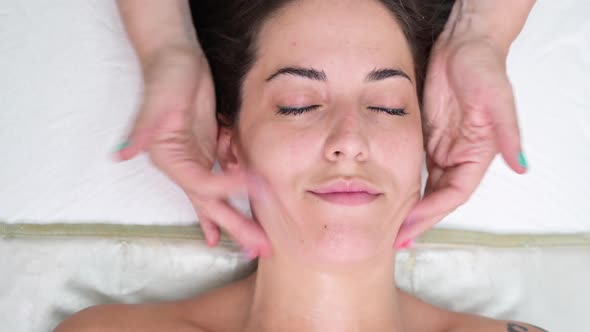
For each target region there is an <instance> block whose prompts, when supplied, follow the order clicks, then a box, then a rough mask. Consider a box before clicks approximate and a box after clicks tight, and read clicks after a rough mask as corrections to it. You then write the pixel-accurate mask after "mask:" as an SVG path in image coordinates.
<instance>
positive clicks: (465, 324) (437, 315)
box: [398, 288, 549, 332]
mask: <svg viewBox="0 0 590 332" xmlns="http://www.w3.org/2000/svg"><path fill="white" fill-rule="evenodd" d="M398 294H399V298H400V304H401V307H400V308H401V316H402V317H404V318H405V321H404V326H405V329H406V330H407V331H409V332H423V331H437V332H549V331H547V330H545V329H542V328H540V327H538V326H535V325H532V324H527V323H523V322H518V321H505V320H497V319H492V318H488V317H484V316H478V315H473V314H467V313H460V312H455V311H450V310H447V309H444V308H440V307H437V306H434V305H432V304H430V303H427V302H425V301H422V300H421V299H419V298H418V297H416V296H414V295H413V294H410V293H407V292H405V291H403V290H402V289H399V288H398Z"/></svg>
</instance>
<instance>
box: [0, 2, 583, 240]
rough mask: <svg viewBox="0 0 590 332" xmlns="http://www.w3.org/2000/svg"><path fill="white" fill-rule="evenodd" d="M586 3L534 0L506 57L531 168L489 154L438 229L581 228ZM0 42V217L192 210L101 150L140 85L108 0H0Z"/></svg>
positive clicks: (174, 215) (113, 140) (167, 185)
mask: <svg viewBox="0 0 590 332" xmlns="http://www.w3.org/2000/svg"><path fill="white" fill-rule="evenodd" d="M589 12H590V2H588V1H575V0H567V1H549V0H541V1H538V3H537V4H536V5H535V7H534V9H533V11H532V13H531V15H530V18H529V20H528V21H527V24H526V26H525V29H524V31H523V32H522V33H521V35H520V36H519V38H518V39H517V41H516V42H515V43H514V45H513V47H512V49H511V52H510V56H509V59H508V60H509V61H508V71H509V74H510V78H511V80H512V82H513V85H514V90H515V93H516V99H517V105H518V116H519V119H520V124H521V128H522V137H523V139H522V141H523V144H524V150H525V152H526V155H527V157H528V159H529V163H530V172H529V173H528V174H526V175H524V176H520V175H517V174H515V173H513V172H511V171H510V170H509V169H508V168H507V166H506V165H505V164H504V162H503V160H501V159H500V158H499V157H498V158H496V160H495V161H494V162H493V164H492V166H491V168H490V170H489V172H488V173H487V175H486V176H485V178H484V179H483V181H482V183H481V185H480V187H479V188H478V189H477V191H476V193H475V194H474V195H473V196H472V198H471V200H470V201H469V202H468V204H466V205H465V206H463V207H461V208H459V209H458V210H457V211H455V212H454V213H452V214H451V215H450V216H448V217H447V218H446V219H445V220H444V222H442V223H440V224H439V225H438V226H437V227H443V228H459V229H473V230H483V231H492V232H529V233H530V232H534V233H551V232H581V231H590V218H588V216H589V215H590V204H588V197H590V176H589V175H588V170H587V169H588V165H590V149H589V148H588V146H589V145H590V100H589V99H588V97H587V96H589V95H590V91H589V89H590V75H589V74H590V21H588V19H587V13H589ZM0 41H1V42H0V73H2V74H1V75H0V106H1V111H0V151H2V153H3V156H2V163H1V164H0V220H3V221H5V222H9V223H18V222H24V221H26V222H31V223H51V222H70V223H90V222H106V223H119V224H121V223H124V224H138V223H139V224H177V225H186V224H191V223H195V222H196V215H195V213H194V211H193V209H192V207H191V205H190V203H189V201H188V199H187V198H186V197H185V196H184V193H183V192H182V191H181V190H180V189H179V188H178V187H177V186H176V185H174V184H173V183H171V181H169V180H168V179H167V178H166V177H165V176H164V175H163V174H161V173H160V172H159V171H157V170H155V169H154V168H153V167H152V166H151V165H150V163H149V161H148V159H147V158H146V157H145V156H140V157H139V158H137V159H135V160H132V161H129V162H125V163H122V164H117V163H114V162H113V161H112V160H111V159H110V153H111V151H112V150H113V148H114V147H115V146H116V145H117V144H118V143H119V141H120V140H121V139H122V138H123V137H124V135H125V134H126V132H127V128H128V126H129V125H130V123H131V120H132V119H133V117H134V115H135V111H136V108H137V106H138V103H139V102H140V98H141V91H142V85H141V84H142V81H141V74H140V71H139V67H138V63H137V61H136V58H135V56H134V53H133V50H132V49H131V47H130V45H129V43H128V42H127V39H126V36H125V33H124V30H123V27H122V25H121V22H120V21H119V17H118V13H117V10H116V7H115V3H114V1H112V0H111V1H103V0H100V1H99V0H95V1H90V0H85V1H76V0H55V1H41V0H26V1H20V0H4V1H2V2H0ZM240 206H241V208H242V210H243V211H247V209H248V204H247V202H245V201H242V202H241V205H240Z"/></svg>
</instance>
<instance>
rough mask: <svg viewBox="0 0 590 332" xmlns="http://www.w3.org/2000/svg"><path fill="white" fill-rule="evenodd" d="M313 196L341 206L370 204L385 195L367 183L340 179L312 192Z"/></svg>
mask: <svg viewBox="0 0 590 332" xmlns="http://www.w3.org/2000/svg"><path fill="white" fill-rule="evenodd" d="M310 192H311V193H312V194H314V195H315V196H317V197H319V198H321V199H322V200H325V201H328V202H330V203H335V204H341V205H361V204H368V203H370V202H372V201H374V200H375V199H377V197H379V196H381V195H382V194H383V193H382V192H381V191H379V190H378V189H377V188H375V186H373V185H372V184H370V183H369V182H367V181H364V180H361V179H357V178H352V179H345V178H338V179H335V180H332V181H328V182H325V183H323V184H321V185H319V186H318V187H315V188H313V189H312V190H310Z"/></svg>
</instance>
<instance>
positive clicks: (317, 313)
mask: <svg viewBox="0 0 590 332" xmlns="http://www.w3.org/2000/svg"><path fill="white" fill-rule="evenodd" d="M394 264H395V253H394V252H393V251H392V252H391V254H390V255H383V256H380V257H378V258H375V259H373V260H371V261H363V262H362V263H358V264H355V265H350V264H347V265H346V266H343V267H340V268H338V269H327V268H321V269H320V268H312V267H310V266H308V265H303V264H298V263H297V262H296V261H295V260H293V259H290V257H285V256H281V255H280V253H275V254H274V255H273V257H271V258H261V259H260V261H259V263H258V271H257V272H256V274H255V275H254V276H252V277H251V278H250V280H251V282H250V287H251V294H252V298H251V302H250V308H249V310H248V311H249V312H248V315H246V321H245V322H244V325H243V326H244V329H243V331H246V332H250V331H257V332H263V331H299V332H302V331H304V332H311V331H324V332H325V331H339V332H348V331H387V332H400V331H402V322H401V317H400V310H399V303H398V298H397V291H396V290H397V288H396V286H395V280H394V266H395V265H394Z"/></svg>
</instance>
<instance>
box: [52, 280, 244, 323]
mask: <svg viewBox="0 0 590 332" xmlns="http://www.w3.org/2000/svg"><path fill="white" fill-rule="evenodd" d="M245 286H247V285H246V280H243V281H239V282H236V283H231V284H229V285H226V286H223V287H219V288H216V289H213V290H210V291H208V292H206V293H205V294H202V295H199V296H195V297H192V298H188V299H184V300H179V301H171V302H160V303H146V304H102V305H97V306H93V307H89V308H86V309H84V310H81V311H79V312H77V313H75V314H73V315H72V316H70V317H68V318H67V319H66V320H64V321H63V322H61V323H60V324H59V325H58V326H57V327H56V328H55V329H54V330H53V332H122V331H124V332H163V331H175V332H208V331H219V332H224V331H235V330H239V327H240V326H239V323H240V322H241V319H242V317H243V314H244V313H245V310H244V308H245V307H246V306H245V300H246V299H247V297H245V295H247V293H246V292H247V290H248V288H247V287H245ZM220 308H223V309H220ZM221 324H222V325H221Z"/></svg>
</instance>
